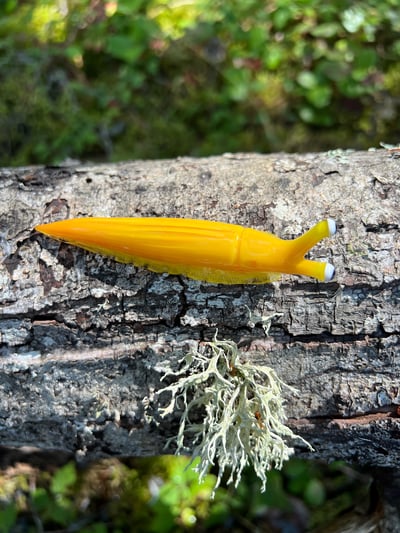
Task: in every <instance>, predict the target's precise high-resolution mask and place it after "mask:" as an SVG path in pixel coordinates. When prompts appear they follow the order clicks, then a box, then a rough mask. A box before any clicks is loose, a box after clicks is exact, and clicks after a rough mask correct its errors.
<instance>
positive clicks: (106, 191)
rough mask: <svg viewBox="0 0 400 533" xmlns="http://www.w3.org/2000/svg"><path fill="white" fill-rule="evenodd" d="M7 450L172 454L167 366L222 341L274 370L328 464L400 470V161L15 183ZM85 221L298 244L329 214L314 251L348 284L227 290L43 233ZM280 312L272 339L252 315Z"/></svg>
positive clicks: (4, 301)
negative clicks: (164, 401)
mask: <svg viewBox="0 0 400 533" xmlns="http://www.w3.org/2000/svg"><path fill="white" fill-rule="evenodd" d="M0 172H1V174H0V246H1V248H0V250H1V254H2V260H1V266H0V288H1V301H0V339H1V344H0V445H1V446H4V447H8V448H18V447H21V446H31V447H32V446H33V447H36V448H41V449H46V450H49V449H52V450H58V451H60V452H62V453H64V454H67V455H68V454H71V455H74V456H76V457H80V458H86V459H92V458H96V457H99V456H104V455H117V456H122V455H153V454H158V453H163V451H165V450H164V444H165V442H166V439H167V437H168V436H170V435H171V434H172V433H173V431H174V421H173V420H167V421H165V422H164V423H163V424H161V425H160V426H159V427H149V426H148V425H146V424H145V423H144V418H143V406H142V400H143V398H145V397H152V395H153V393H154V390H156V389H157V388H158V387H159V379H160V375H161V374H162V372H163V369H164V368H165V366H166V362H167V361H170V362H172V364H174V362H176V361H177V360H178V359H179V357H180V356H181V355H182V353H183V352H185V351H186V350H187V349H188V347H190V346H193V345H196V344H197V343H199V342H201V341H202V340H210V339H211V338H212V337H213V335H214V333H215V331H216V329H218V337H219V338H226V339H231V340H234V341H236V342H237V343H239V345H240V346H241V347H242V349H243V351H244V352H245V356H246V357H247V358H249V359H250V360H253V361H254V362H256V363H257V364H266V365H269V366H271V367H273V368H274V369H275V370H277V372H278V373H279V375H280V377H281V378H282V379H283V381H285V382H286V383H288V384H290V385H292V386H294V387H296V388H297V389H298V391H299V395H298V397H295V396H293V395H290V394H288V396H287V414H288V416H289V419H290V424H289V425H290V426H291V427H292V429H294V430H295V431H296V432H298V433H300V434H301V435H302V436H303V437H304V438H306V439H307V440H309V441H310V442H311V443H312V444H313V446H314V448H315V452H314V453H312V454H310V453H309V452H308V451H307V450H306V449H300V448H299V449H298V450H297V452H298V453H299V454H303V455H304V456H308V457H311V456H312V458H315V459H323V460H328V461H331V460H333V459H344V460H346V461H349V462H353V463H356V464H359V465H366V466H374V467H397V465H398V463H399V461H400V411H399V409H400V381H399V375H400V350H399V335H400V307H399V300H400V283H399V277H400V251H399V224H400V220H399V219H400V215H399V205H400V188H399V180H400V178H399V175H400V160H399V159H398V158H396V157H393V156H392V155H390V154H389V153H388V152H386V151H376V152H333V153H321V154H304V155H298V154H294V155H286V154H273V155H257V154H243V155H241V154H238V155H225V156H221V157H211V158H205V159H191V158H182V159H177V160H165V161H135V162H130V163H120V164H114V165H91V166H90V165H80V164H75V165H72V166H60V167H40V168H17V169H2V170H1V171H0ZM76 216H175V217H191V218H208V219H215V220H222V221H227V222H232V223H238V224H242V225H246V226H252V227H255V228H259V229H265V230H267V231H271V232H274V233H276V234H277V235H279V236H281V237H286V238H292V237H295V236H297V235H299V234H300V233H302V232H303V231H304V230H306V229H308V228H309V227H310V226H311V225H312V224H314V223H315V222H316V221H318V220H320V219H323V218H325V217H327V216H329V217H332V218H335V219H336V221H337V223H338V230H339V231H338V234H337V235H336V236H335V237H333V238H331V239H327V240H325V241H324V242H323V243H321V244H320V245H319V246H318V247H316V248H315V249H314V250H313V251H312V257H313V258H314V259H321V260H322V259H325V258H327V259H329V261H330V262H332V263H333V264H334V265H335V267H336V271H337V275H336V278H335V280H334V281H332V282H330V283H325V284H324V283H318V282H316V281H313V280H310V279H307V278H295V277H291V276H283V277H282V280H281V281H279V282H276V283H272V284H270V285H260V286H249V285H244V286H221V285H211V284H205V283H199V282H195V281H190V280H187V279H185V278H183V277H182V278H180V277H177V276H166V275H158V274H154V273H151V272H149V271H146V270H142V269H136V268H135V267H133V266H131V265H122V264H118V263H115V262H114V261H112V260H110V259H106V258H102V257H99V256H96V255H94V254H90V253H86V252H84V251H82V250H79V249H76V248H74V247H71V246H68V245H65V244H60V243H58V242H55V241H52V240H50V239H47V238H45V237H44V236H42V235H39V234H37V233H36V232H35V231H34V230H33V228H34V226H35V225H36V224H39V223H42V222H48V221H53V220H56V219H64V218H68V217H76ZM246 306H247V307H248V308H250V309H251V311H252V312H253V313H256V314H258V315H260V316H261V315H268V314H273V313H281V316H277V317H276V318H275V319H274V321H273V325H272V327H271V330H270V336H269V337H265V335H264V333H263V330H262V327H261V324H256V326H255V327H254V328H251V327H250V326H249V324H248V310H247V307H246Z"/></svg>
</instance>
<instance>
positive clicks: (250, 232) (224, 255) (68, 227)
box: [36, 218, 336, 284]
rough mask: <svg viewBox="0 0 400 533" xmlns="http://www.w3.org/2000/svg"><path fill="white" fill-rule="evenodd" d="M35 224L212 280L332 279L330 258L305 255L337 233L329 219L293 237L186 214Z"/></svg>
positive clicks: (128, 259) (149, 264) (84, 244)
mask: <svg viewBox="0 0 400 533" xmlns="http://www.w3.org/2000/svg"><path fill="white" fill-rule="evenodd" d="M36 230H38V231H40V232H42V233H44V234H45V235H48V236H50V237H53V238H55V239H58V240H61V241H65V242H67V243H69V244H74V245H76V246H79V247H81V248H84V249H86V250H90V251H91V252H96V253H100V254H103V255H107V256H111V257H114V258H115V259H116V260H117V261H120V262H123V263H133V264H135V265H137V266H143V267H146V268H148V269H150V270H153V271H154V272H166V273H169V274H182V275H184V276H187V277H189V278H193V279H197V280H201V281H208V282H210V283H226V284H236V283H268V282H270V281H274V280H276V279H278V278H279V274H280V273H286V274H299V275H303V276H311V277H313V278H316V279H318V280H321V281H330V280H331V279H332V278H333V276H334V273H335V269H334V267H333V266H332V265H331V264H329V263H320V262H318V261H311V260H309V259H305V258H304V254H305V253H306V252H308V250H309V249H310V248H312V247H313V246H314V245H315V244H316V243H318V242H319V241H320V240H321V239H323V238H324V237H330V236H331V235H334V234H335V232H336V224H335V221H334V220H332V219H328V220H323V221H321V222H319V223H318V224H316V225H315V226H314V227H313V228H311V229H310V230H309V231H307V232H306V233H305V234H304V235H302V236H301V237H298V238H297V239H293V240H283V239H280V238H279V237H275V235H272V234H270V233H266V232H263V231H258V230H255V229H251V228H244V227H242V226H238V225H235V224H227V223H225V222H211V221H208V220H191V219H185V218H75V219H71V220H63V221H60V222H53V223H50V224H41V225H39V226H37V227H36Z"/></svg>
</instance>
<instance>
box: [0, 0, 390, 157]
mask: <svg viewBox="0 0 400 533" xmlns="http://www.w3.org/2000/svg"><path fill="white" fill-rule="evenodd" d="M399 60H400V9H399V4H398V0H362V1H352V2H350V1H348V0H333V1H330V2H326V0H269V1H263V0H229V1H227V0H110V1H108V2H107V1H101V0H31V1H17V0H2V1H1V2H0V164H1V165H24V164H31V163H55V162H59V161H62V160H64V159H65V158H67V157H69V158H78V159H81V160H83V161H85V160H91V161H118V160H128V159H136V158H164V157H175V156H178V155H195V156H204V155H210V154H220V153H223V152H229V151H230V152H236V151H242V152H243V151H258V152H271V151H318V150H325V149H331V148H338V147H339V148H368V147H370V146H377V145H379V142H381V141H384V142H388V143H396V142H397V141H398V140H399V137H400V125H399V121H398V119H397V114H398V108H399V106H400V61H399Z"/></svg>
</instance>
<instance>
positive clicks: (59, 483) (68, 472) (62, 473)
mask: <svg viewBox="0 0 400 533" xmlns="http://www.w3.org/2000/svg"><path fill="white" fill-rule="evenodd" d="M76 479H77V475H76V468H75V465H74V463H67V464H66V465H65V466H63V467H62V468H60V469H59V470H57V472H56V473H55V474H54V476H53V479H52V480H51V487H50V490H51V492H52V493H53V494H64V493H65V492H66V491H67V490H68V489H69V488H70V487H71V486H72V485H73V484H74V483H75V482H76Z"/></svg>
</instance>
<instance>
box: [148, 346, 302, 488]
mask: <svg viewBox="0 0 400 533" xmlns="http://www.w3.org/2000/svg"><path fill="white" fill-rule="evenodd" d="M181 364H182V367H181V369H180V370H179V372H178V374H176V373H174V376H175V377H178V380H177V381H176V382H174V383H172V384H171V385H168V386H166V387H164V388H163V389H161V390H159V392H158V396H160V395H164V394H165V393H169V394H170V395H171V398H170V401H169V403H168V404H167V405H165V406H164V407H162V408H160V410H159V412H160V415H161V416H162V417H165V416H167V415H168V414H171V413H173V412H174V411H175V410H177V409H179V408H182V409H183V413H182V416H181V419H180V424H179V430H178V434H177V435H176V437H174V438H173V439H170V441H171V440H175V441H176V446H177V450H176V453H177V454H178V453H180V452H187V451H188V448H187V446H186V444H185V442H188V440H189V439H190V447H191V449H193V452H192V457H193V459H194V458H196V457H199V458H200V461H199V463H198V465H197V466H196V470H197V471H198V473H199V481H202V480H203V479H204V476H205V475H206V474H207V473H208V471H209V469H210V467H211V466H213V465H214V464H217V468H218V476H217V482H216V485H215V488H214V491H215V490H216V489H217V487H218V486H219V485H220V483H221V479H222V477H223V475H224V473H225V471H228V470H229V471H230V475H229V478H228V480H227V484H228V485H229V484H231V483H233V485H234V487H235V488H236V487H237V486H238V484H239V482H240V479H241V476H242V472H243V469H244V468H245V467H246V466H247V465H249V464H250V465H252V466H253V468H254V471H255V473H256V475H257V476H258V477H259V478H260V480H261V483H262V486H261V490H262V491H264V490H265V487H266V482H267V472H268V470H270V469H271V468H276V469H280V468H281V467H282V465H283V463H284V461H286V460H287V459H289V457H290V455H291V454H292V453H293V451H294V450H293V448H291V447H290V446H289V445H288V444H287V441H290V440H293V439H298V440H300V441H301V442H302V443H303V444H305V445H306V446H308V447H310V448H311V446H310V444H308V443H307V442H306V441H305V440H304V439H303V438H302V437H299V436H298V435H296V434H294V433H293V431H292V430H291V429H290V428H288V427H287V426H286V425H285V421H286V415H285V411H284V399H283V397H282V389H283V388H286V389H289V390H291V391H294V389H293V388H292V387H290V386H288V385H286V384H284V383H283V382H282V380H281V379H279V377H278V376H277V374H276V372H275V371H274V370H273V369H272V368H269V367H267V366H258V365H254V364H253V363H251V362H249V361H246V360H245V358H244V356H243V354H242V353H241V352H240V350H239V349H238V347H237V345H236V344H235V343H234V342H232V341H227V340H222V341H220V340H217V337H216V335H215V337H214V340H213V341H212V342H207V343H204V345H203V346H202V348H201V349H193V350H192V351H190V352H189V353H187V354H186V355H185V356H184V357H183V358H182V360H181ZM168 375H170V374H168V373H167V374H165V375H164V376H163V379H164V378H165V377H166V376H168ZM199 413H200V414H201V413H203V419H202V420H201V421H200V422H199V421H198V418H199ZM194 415H196V417H197V420H196V421H192V419H191V417H193V416H194ZM186 439H188V440H186ZM170 441H169V442H170Z"/></svg>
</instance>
